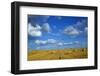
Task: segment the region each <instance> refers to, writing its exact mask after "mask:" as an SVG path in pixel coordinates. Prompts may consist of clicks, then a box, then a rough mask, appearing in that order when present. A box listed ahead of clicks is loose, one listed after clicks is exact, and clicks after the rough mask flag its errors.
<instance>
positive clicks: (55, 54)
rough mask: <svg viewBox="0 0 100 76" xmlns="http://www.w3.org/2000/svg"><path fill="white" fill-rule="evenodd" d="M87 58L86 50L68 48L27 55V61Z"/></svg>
mask: <svg viewBox="0 0 100 76" xmlns="http://www.w3.org/2000/svg"><path fill="white" fill-rule="evenodd" d="M83 58H88V50H87V48H75V49H74V48H70V49H62V50H38V51H37V50H33V51H31V52H29V53H28V61H33V60H60V59H83Z"/></svg>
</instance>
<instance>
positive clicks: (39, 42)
mask: <svg viewBox="0 0 100 76" xmlns="http://www.w3.org/2000/svg"><path fill="white" fill-rule="evenodd" d="M46 43H47V41H43V40H36V41H35V44H37V45H40V44H46Z"/></svg>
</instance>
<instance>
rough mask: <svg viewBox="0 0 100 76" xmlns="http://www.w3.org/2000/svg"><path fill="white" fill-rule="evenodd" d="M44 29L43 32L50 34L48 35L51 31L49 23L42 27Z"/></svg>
mask: <svg viewBox="0 0 100 76" xmlns="http://www.w3.org/2000/svg"><path fill="white" fill-rule="evenodd" d="M42 29H43V31H45V32H48V33H49V32H50V31H51V28H50V25H49V24H48V23H44V24H43V25H42Z"/></svg>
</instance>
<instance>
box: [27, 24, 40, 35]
mask: <svg viewBox="0 0 100 76" xmlns="http://www.w3.org/2000/svg"><path fill="white" fill-rule="evenodd" d="M28 33H29V35H31V36H34V37H40V36H42V32H41V27H40V26H39V25H38V24H36V26H35V27H34V26H32V25H31V23H29V24H28Z"/></svg>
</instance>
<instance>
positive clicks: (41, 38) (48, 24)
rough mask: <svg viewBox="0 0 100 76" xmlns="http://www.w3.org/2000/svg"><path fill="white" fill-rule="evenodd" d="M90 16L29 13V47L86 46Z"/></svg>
mask: <svg viewBox="0 0 100 76" xmlns="http://www.w3.org/2000/svg"><path fill="white" fill-rule="evenodd" d="M87 23H88V18H87V17H77V16H49V15H28V49H29V50H51V49H64V48H86V47H87V39H88V37H87V33H88V24H87Z"/></svg>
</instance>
